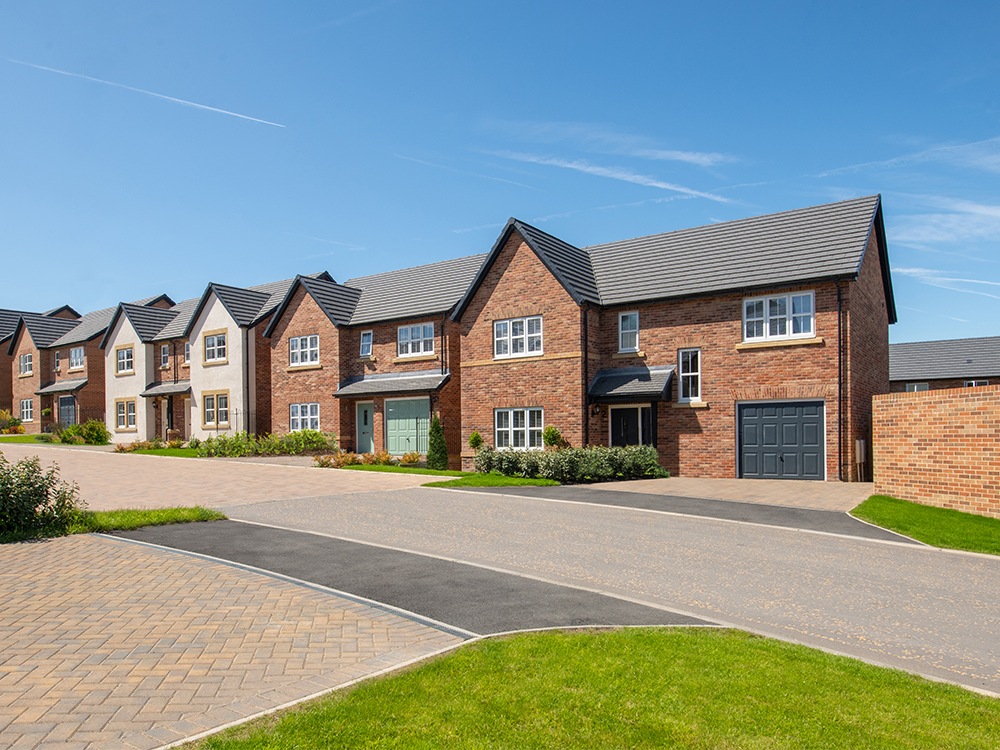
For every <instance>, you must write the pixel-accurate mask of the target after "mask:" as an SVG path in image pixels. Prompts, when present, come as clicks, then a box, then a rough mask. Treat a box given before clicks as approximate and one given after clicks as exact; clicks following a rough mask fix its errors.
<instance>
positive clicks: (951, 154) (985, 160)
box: [818, 136, 1000, 177]
mask: <svg viewBox="0 0 1000 750" xmlns="http://www.w3.org/2000/svg"><path fill="white" fill-rule="evenodd" d="M924 162H941V163H944V164H951V165H952V166H956V167H971V168H974V169H985V170H986V171H988V172H998V173H1000V136H997V137H995V138H987V139H986V140H984V141H975V142H974V143H962V144H958V145H951V146H934V147H933V148H928V149H924V150H923V151H917V152H916V153H913V154H906V155H904V156H897V157H895V158H892V159H886V160H884V161H869V162H865V163H863V164H852V165H851V166H848V167H838V168H837V169H830V170H828V171H826V172H822V173H820V174H819V175H818V176H819V177H829V176H831V175H840V174H849V173H852V172H861V171H863V170H866V169H892V168H894V167H904V166H907V165H909V164H921V163H924Z"/></svg>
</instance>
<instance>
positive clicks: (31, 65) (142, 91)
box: [6, 58, 285, 128]
mask: <svg viewBox="0 0 1000 750" xmlns="http://www.w3.org/2000/svg"><path fill="white" fill-rule="evenodd" d="M6 60H7V62H11V63H14V64H15V65H25V66H27V67H29V68H37V69H38V70H47V71H49V72H50V73H58V74H59V75H64V76H70V77H72V78H82V79H83V80H85V81H93V82H94V83H103V84H104V85H105V86H114V87H115V88H119V89H125V90H127V91H135V92H136V93H138V94H145V95H146V96H155V97H156V98H157V99H164V100H166V101H168V102H174V103H175V104H183V105H184V106H185V107H195V108H196V109H205V110H208V111H209V112H218V113H219V114H222V115H230V116H231V117H239V118H240V119H241V120H251V121H252V122H259V123H262V124H264V125H273V126H274V127H276V128H283V127H285V126H284V125H281V124H279V123H277V122H271V121H270V120H261V119H259V118H257V117H250V116H249V115H241V114H240V113H239V112H230V111H229V110H227V109H218V108H217V107H209V106H208V105H205V104H197V103H195V102H189V101H187V100H186V99H177V98H175V97H173V96H167V95H165V94H157V93H155V92H153V91H146V90H145V89H137V88H135V87H134V86H126V85H125V84H124V83H115V82H114V81H105V80H102V79H100V78H93V77H91V76H85V75H83V74H82V73H70V72H68V71H65V70H59V69H57V68H48V67H46V66H44V65H35V64H34V63H29V62H23V61H22V60H11V59H10V58H6Z"/></svg>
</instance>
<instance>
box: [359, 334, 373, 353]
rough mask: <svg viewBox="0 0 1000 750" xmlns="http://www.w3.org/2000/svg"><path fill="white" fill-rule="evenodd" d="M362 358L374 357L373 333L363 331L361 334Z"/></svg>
mask: <svg viewBox="0 0 1000 750" xmlns="http://www.w3.org/2000/svg"><path fill="white" fill-rule="evenodd" d="M361 356H362V357H370V356H372V332H371V331H362V332H361Z"/></svg>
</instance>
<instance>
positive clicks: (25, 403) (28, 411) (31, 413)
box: [21, 398, 35, 422]
mask: <svg viewBox="0 0 1000 750" xmlns="http://www.w3.org/2000/svg"><path fill="white" fill-rule="evenodd" d="M21 421H22V422H34V421H35V403H34V399H31V398H22V399H21Z"/></svg>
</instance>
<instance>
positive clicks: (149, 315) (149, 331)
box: [108, 304, 177, 343]
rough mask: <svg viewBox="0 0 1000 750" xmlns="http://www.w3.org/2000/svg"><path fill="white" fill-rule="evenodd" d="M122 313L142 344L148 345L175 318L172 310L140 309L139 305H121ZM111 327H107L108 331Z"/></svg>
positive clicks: (157, 308)
mask: <svg viewBox="0 0 1000 750" xmlns="http://www.w3.org/2000/svg"><path fill="white" fill-rule="evenodd" d="M119 307H121V310H122V312H123V313H124V314H125V315H126V316H127V317H128V319H129V322H131V323H132V327H133V328H135V332H136V333H138V334H139V338H140V339H141V340H142V341H143V343H148V342H150V341H152V340H153V337H154V336H156V334H158V333H159V332H160V331H162V330H163V327H164V326H165V325H167V324H168V323H170V322H171V321H172V320H173V319H174V318H176V317H177V313H176V312H175V311H173V310H161V309H160V308H159V307H142V306H141V305H126V304H122V305H120V306H119ZM110 328H111V325H110V324H109V325H108V329H109V330H110Z"/></svg>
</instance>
